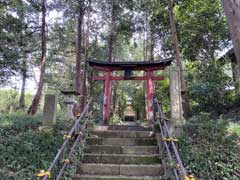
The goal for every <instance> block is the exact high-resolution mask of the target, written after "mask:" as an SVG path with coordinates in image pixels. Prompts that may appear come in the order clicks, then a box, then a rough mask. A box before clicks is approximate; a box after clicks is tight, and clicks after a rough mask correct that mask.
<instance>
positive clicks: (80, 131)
mask: <svg viewBox="0 0 240 180" xmlns="http://www.w3.org/2000/svg"><path fill="white" fill-rule="evenodd" d="M91 101H92V98H90V100H89V101H88V103H87V104H86V106H85V107H84V109H83V111H82V113H81V114H80V116H79V117H78V118H77V120H76V122H75V123H74V125H73V126H72V128H71V130H70V131H69V133H68V135H64V142H63V144H62V146H61V148H60V149H59V150H58V153H57V155H56V156H55V158H54V160H53V161H52V163H51V165H50V166H49V168H48V170H47V171H46V172H45V171H42V172H40V173H39V174H38V177H41V179H42V180H46V179H49V178H50V177H51V172H52V171H53V168H54V166H55V165H56V164H57V162H58V161H59V160H60V157H61V156H62V154H63V152H64V150H65V148H66V146H67V145H68V143H69V142H70V141H71V140H74V142H73V145H72V147H71V149H70V152H69V154H68V156H67V159H65V160H63V165H62V167H61V169H60V171H59V173H58V175H57V178H56V180H59V179H60V178H61V177H62V175H63V172H64V170H65V168H66V167H67V165H68V164H69V161H70V158H71V156H72V154H73V153H74V151H75V148H76V146H77V144H78V142H79V141H80V139H81V137H84V133H85V131H86V126H87V122H88V120H89V118H87V120H86V121H85V122H84V124H83V126H81V125H80V122H81V119H82V118H83V116H84V115H87V113H88V110H89V105H90V103H91Z"/></svg>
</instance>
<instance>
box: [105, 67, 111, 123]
mask: <svg viewBox="0 0 240 180" xmlns="http://www.w3.org/2000/svg"><path fill="white" fill-rule="evenodd" d="M111 74H112V71H110V70H108V71H106V73H105V77H106V79H105V86H104V100H103V121H104V123H105V124H107V123H108V120H109V119H110V109H111V84H112V82H111Z"/></svg>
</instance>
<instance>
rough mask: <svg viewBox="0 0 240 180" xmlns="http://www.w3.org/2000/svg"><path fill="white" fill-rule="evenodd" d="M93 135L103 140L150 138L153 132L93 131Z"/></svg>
mask: <svg viewBox="0 0 240 180" xmlns="http://www.w3.org/2000/svg"><path fill="white" fill-rule="evenodd" d="M90 134H91V135H95V136H98V137H102V138H111V137H113V138H149V137H152V136H153V132H152V131H117V130H116V131H113V130H110V131H91V132H90Z"/></svg>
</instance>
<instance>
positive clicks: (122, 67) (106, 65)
mask: <svg viewBox="0 0 240 180" xmlns="http://www.w3.org/2000/svg"><path fill="white" fill-rule="evenodd" d="M171 62H172V59H165V60H161V61H140V62H137V61H135V62H107V61H88V64H89V65H90V66H91V67H93V69H95V70H97V71H103V72H105V75H104V76H94V77H93V80H96V81H105V87H104V102H103V120H104V123H105V124H108V120H109V118H110V108H111V97H110V96H111V82H112V81H120V80H146V81H147V112H146V114H147V120H148V122H149V125H151V124H152V121H153V89H154V86H153V81H154V80H160V81H161V80H163V79H164V77H162V76H154V75H153V72H154V71H157V70H164V69H165V68H166V67H167V66H169V65H170V64H171ZM113 71H124V76H113V75H112V72H113ZM132 71H144V72H145V75H144V76H131V72H132Z"/></svg>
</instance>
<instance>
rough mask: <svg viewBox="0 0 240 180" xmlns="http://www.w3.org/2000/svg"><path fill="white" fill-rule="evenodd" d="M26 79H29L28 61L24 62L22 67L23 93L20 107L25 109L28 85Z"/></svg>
mask: <svg viewBox="0 0 240 180" xmlns="http://www.w3.org/2000/svg"><path fill="white" fill-rule="evenodd" d="M26 80H27V65H26V61H25V60H24V62H23V69H22V88H21V94H20V99H19V108H20V109H24V108H25V87H26Z"/></svg>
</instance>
